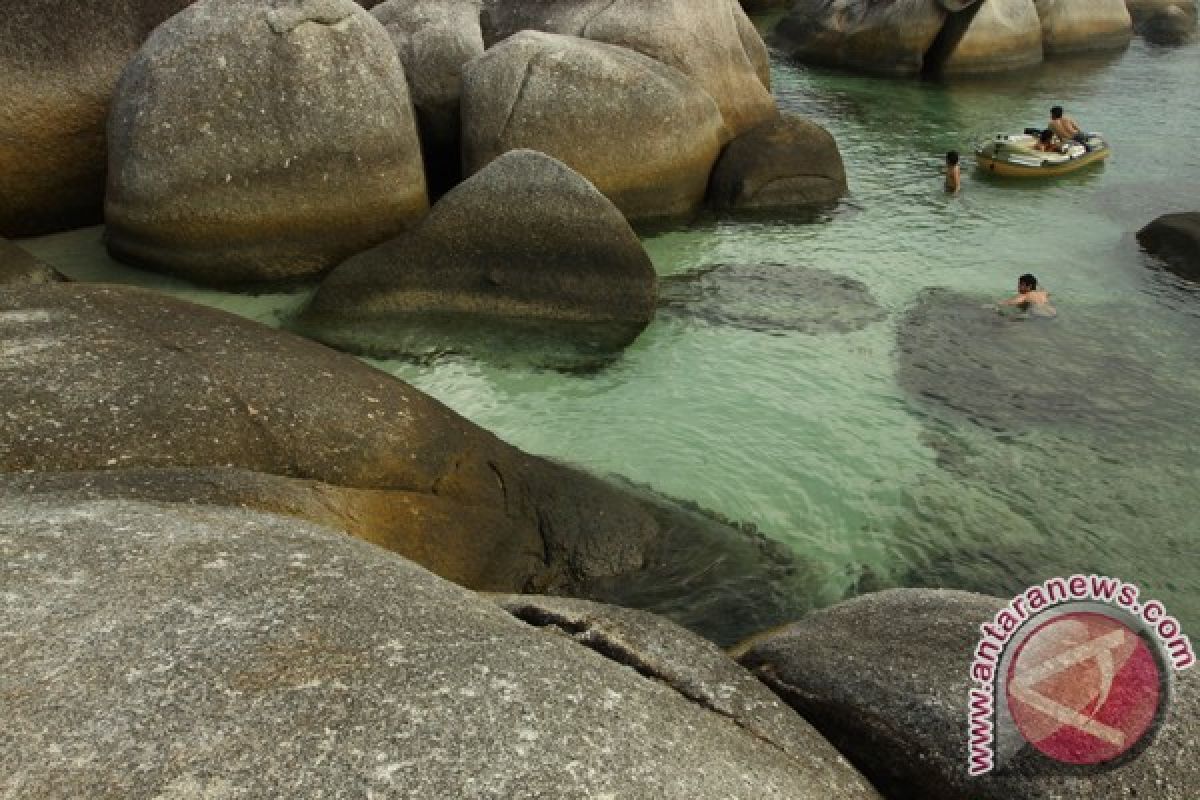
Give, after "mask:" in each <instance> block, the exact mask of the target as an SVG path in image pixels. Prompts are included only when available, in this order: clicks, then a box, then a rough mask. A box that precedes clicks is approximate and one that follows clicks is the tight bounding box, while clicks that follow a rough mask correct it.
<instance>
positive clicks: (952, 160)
mask: <svg viewBox="0 0 1200 800" xmlns="http://www.w3.org/2000/svg"><path fill="white" fill-rule="evenodd" d="M946 163H947V164H949V165H950V166H952V167H953V166H954V165H955V164H957V163H958V151H957V150H951V151H950V152H949V153H946Z"/></svg>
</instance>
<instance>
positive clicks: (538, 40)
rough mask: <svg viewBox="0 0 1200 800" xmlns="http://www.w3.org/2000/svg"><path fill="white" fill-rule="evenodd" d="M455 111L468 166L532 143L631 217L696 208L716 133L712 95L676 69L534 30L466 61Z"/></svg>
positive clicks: (717, 117)
mask: <svg viewBox="0 0 1200 800" xmlns="http://www.w3.org/2000/svg"><path fill="white" fill-rule="evenodd" d="M462 115H463V161H464V165H465V167H466V171H467V172H468V173H474V172H477V171H479V170H480V169H482V168H483V167H484V166H486V165H487V164H488V163H489V162H490V161H492V159H494V158H496V157H497V156H499V155H501V154H502V153H505V152H507V151H509V150H515V149H518V148H528V149H531V150H538V151H541V152H543V153H546V154H548V155H551V156H553V157H555V158H557V159H559V160H560V161H562V162H563V163H565V164H566V165H567V166H569V167H571V168H572V169H574V170H575V171H577V172H579V173H580V174H581V175H583V176H584V177H586V178H587V179H588V180H590V181H591V182H592V183H593V184H595V186H596V188H598V189H599V190H600V191H601V192H603V193H604V195H605V196H606V197H608V198H609V199H610V200H612V201H613V203H615V204H616V206H617V208H619V209H621V211H622V213H624V214H625V216H627V217H629V218H630V219H645V218H651V217H663V216H673V215H681V214H686V213H689V212H691V211H694V210H695V209H696V208H698V207H699V206H700V205H701V203H702V202H703V199H704V191H705V188H706V186H707V183H708V176H709V172H710V171H711V169H712V165H713V163H714V162H715V161H716V159H717V155H718V153H719V150H720V145H721V135H722V119H721V112H720V111H719V110H718V108H717V106H716V104H715V103H714V102H713V100H712V98H711V97H709V96H708V94H707V93H705V92H704V90H703V89H701V88H700V87H699V86H697V85H696V84H695V83H694V82H692V81H691V80H689V79H688V78H687V77H685V76H684V75H683V74H682V73H680V72H679V71H678V70H676V69H674V68H672V67H668V66H665V65H664V64H662V63H660V62H658V61H655V60H654V59H652V58H650V57H648V56H644V55H642V54H641V53H637V52H634V51H632V50H629V49H626V48H623V47H617V46H615V45H609V44H602V43H599V42H592V41H589V40H586V39H580V38H577V37H571V36H561V35H557V34H550V33H541V32H537V31H523V32H521V33H518V34H516V35H514V36H511V37H509V38H508V39H505V40H504V41H503V42H501V43H500V44H498V45H496V46H495V47H493V48H492V49H490V50H488V51H487V52H486V53H484V55H483V56H481V57H480V58H478V59H476V60H475V61H472V62H471V63H470V64H468V65H467V68H466V73H465V75H464V79H463V100H462ZM598 131H603V135H598V134H597V132H598Z"/></svg>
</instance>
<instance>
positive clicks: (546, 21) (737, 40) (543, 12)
mask: <svg viewBox="0 0 1200 800" xmlns="http://www.w3.org/2000/svg"><path fill="white" fill-rule="evenodd" d="M486 9H487V17H486V22H487V26H488V31H487V38H488V40H489V41H491V42H495V41H499V40H501V39H504V38H507V37H509V36H512V35H513V34H515V33H518V32H519V31H522V30H527V29H528V30H539V31H546V32H549V33H559V34H565V35H568V36H579V37H582V38H585V39H590V40H591V41H595V42H606V43H608V44H613V45H619V46H621V47H627V48H629V49H631V50H636V51H637V52H639V53H644V54H645V55H647V56H650V57H651V58H654V59H656V60H658V61H660V62H662V63H664V64H667V65H669V66H672V67H675V68H676V69H678V70H679V71H680V72H682V73H683V74H684V75H687V76H688V77H689V78H691V79H692V80H693V81H695V82H696V83H697V84H699V86H700V87H701V88H702V89H704V91H706V92H708V94H709V95H710V96H711V97H712V98H713V99H714V100H715V101H716V102H717V106H718V107H719V108H720V109H721V114H722V116H723V118H724V120H725V125H726V128H727V131H728V136H736V135H738V134H740V133H742V132H744V131H747V130H749V129H750V128H753V127H754V126H756V125H758V124H760V123H762V122H764V121H766V120H768V119H771V118H772V117H774V116H775V114H776V113H777V111H776V109H775V101H774V99H773V98H772V97H771V93H770V91H769V90H768V87H769V86H770V73H769V70H768V69H765V68H764V65H765V64H766V63H767V53H766V45H765V44H764V43H763V41H762V37H761V36H759V35H758V32H757V31H756V30H755V28H754V25H753V24H752V23H751V22H750V20H749V19H748V18H747V17H746V14H745V12H744V11H742V8H741V6H739V5H738V3H737V0H656V1H655V2H652V3H647V2H642V1H641V0H616V1H615V2H614V0H555V2H553V3H546V2H543V1H542V0H486Z"/></svg>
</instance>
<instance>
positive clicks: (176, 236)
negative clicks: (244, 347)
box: [105, 0, 428, 284]
mask: <svg viewBox="0 0 1200 800" xmlns="http://www.w3.org/2000/svg"><path fill="white" fill-rule="evenodd" d="M109 154H110V157H109V174H108V195H107V198H106V202H105V214H106V217H107V220H108V246H109V250H110V251H111V252H112V254H113V255H114V256H115V257H116V258H118V259H120V260H123V261H128V262H130V263H134V264H138V265H142V266H147V267H150V268H154V269H161V270H165V271H169V272H172V273H175V274H178V275H181V276H183V277H186V278H189V279H191V280H194V281H197V282H201V283H209V284H242V283H261V282H267V281H276V280H295V279H302V278H307V277H311V276H313V275H317V274H319V273H321V272H323V271H325V270H327V269H329V268H330V267H332V266H333V265H335V264H337V263H338V262H340V261H342V260H344V259H345V258H347V257H348V256H350V255H352V254H353V253H356V252H359V251H361V250H364V249H366V248H368V247H371V246H373V245H375V244H378V243H379V242H381V241H383V240H385V239H388V238H390V237H392V236H394V235H396V234H397V233H399V232H400V231H401V230H403V229H404V228H405V227H407V226H408V225H410V224H412V223H413V222H415V221H416V220H417V219H419V218H420V217H421V216H422V215H423V214H424V213H425V211H426V210H427V206H428V201H427V198H426V193H425V179H424V170H423V168H422V165H421V151H420V143H419V141H418V138H417V132H416V124H415V120H414V115H413V109H412V103H411V102H410V100H409V96H408V89H407V86H406V83H405V77H404V69H403V67H402V66H401V64H400V59H399V56H398V55H397V53H396V49H395V46H394V45H393V44H392V43H391V41H390V39H389V38H388V36H387V33H386V32H385V31H384V29H383V27H382V26H381V25H380V24H379V23H378V22H377V21H376V20H375V18H374V17H372V16H371V15H370V14H369V13H368V12H366V11H364V10H363V9H362V8H361V7H360V6H358V5H356V4H354V3H352V2H350V0H271V1H270V2H269V1H268V0H201V2H198V3H196V4H195V5H192V6H190V7H189V8H188V9H187V10H185V11H183V12H181V13H180V14H177V15H176V16H175V17H173V18H172V19H171V20H169V21H168V22H167V23H165V24H164V25H162V26H161V27H159V28H158V29H157V30H156V31H155V32H154V34H153V35H152V36H151V37H150V39H149V40H147V42H146V44H145V45H144V46H143V47H142V49H141V50H140V51H139V52H138V54H137V56H136V57H135V58H134V59H133V61H131V62H130V64H129V66H128V67H127V68H126V70H125V72H124V74H123V75H122V76H121V81H120V84H119V85H118V87H117V91H116V97H115V99H114V101H113V110H112V116H111V118H110V120H109Z"/></svg>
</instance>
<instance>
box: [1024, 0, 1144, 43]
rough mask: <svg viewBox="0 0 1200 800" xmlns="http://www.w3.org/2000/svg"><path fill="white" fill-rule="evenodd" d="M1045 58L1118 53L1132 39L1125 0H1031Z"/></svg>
mask: <svg viewBox="0 0 1200 800" xmlns="http://www.w3.org/2000/svg"><path fill="white" fill-rule="evenodd" d="M1034 3H1035V4H1036V5H1037V10H1038V15H1039V16H1040V17H1041V18H1042V46H1043V47H1044V49H1045V51H1046V55H1047V56H1055V55H1063V54H1070V53H1086V52H1092V51H1096V50H1119V49H1121V48H1123V47H1126V46H1128V44H1129V40H1130V39H1131V38H1132V37H1133V20H1132V19H1131V18H1130V16H1129V9H1127V8H1126V7H1125V0H1034Z"/></svg>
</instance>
